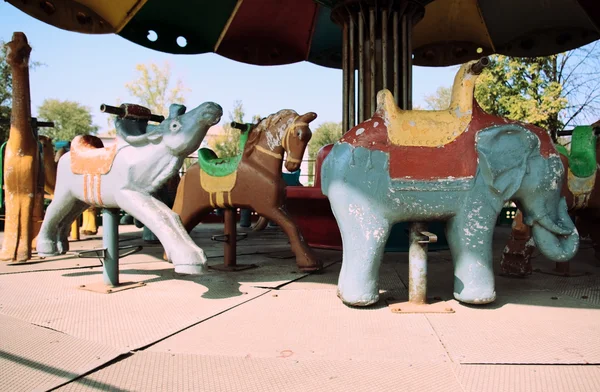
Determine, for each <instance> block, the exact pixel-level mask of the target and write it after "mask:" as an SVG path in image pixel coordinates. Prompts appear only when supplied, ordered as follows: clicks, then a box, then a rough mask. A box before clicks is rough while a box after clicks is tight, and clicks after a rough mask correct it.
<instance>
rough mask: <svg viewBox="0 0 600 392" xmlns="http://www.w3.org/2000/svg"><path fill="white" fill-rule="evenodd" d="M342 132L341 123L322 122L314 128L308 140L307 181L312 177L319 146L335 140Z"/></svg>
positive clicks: (311, 179) (339, 137) (310, 180)
mask: <svg viewBox="0 0 600 392" xmlns="http://www.w3.org/2000/svg"><path fill="white" fill-rule="evenodd" d="M342 134H343V131H342V123H341V122H339V123H336V122H324V123H322V124H321V125H319V126H318V127H317V129H315V131H314V132H313V135H312V138H311V139H310V142H308V159H309V162H308V178H309V182H311V183H312V182H313V179H314V175H313V174H314V171H315V169H314V160H315V159H316V158H317V153H318V152H319V150H320V149H321V147H323V146H325V145H327V144H332V143H335V142H337V141H338V140H339V139H341V137H342Z"/></svg>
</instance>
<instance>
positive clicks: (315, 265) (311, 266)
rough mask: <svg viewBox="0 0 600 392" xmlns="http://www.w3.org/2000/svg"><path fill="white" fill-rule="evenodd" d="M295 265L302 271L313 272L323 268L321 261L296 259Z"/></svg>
mask: <svg viewBox="0 0 600 392" xmlns="http://www.w3.org/2000/svg"><path fill="white" fill-rule="evenodd" d="M296 266H297V267H298V269H299V270H300V271H302V272H314V271H318V270H320V269H323V263H322V262H321V261H302V262H298V261H296Z"/></svg>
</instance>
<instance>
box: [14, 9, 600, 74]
mask: <svg viewBox="0 0 600 392" xmlns="http://www.w3.org/2000/svg"><path fill="white" fill-rule="evenodd" d="M5 1H8V3H10V4H12V5H14V6H15V7H17V8H19V9H20V10H22V11H23V12H25V13H27V14H29V15H31V16H33V17H35V18H37V19H39V20H42V21H44V22H46V23H49V24H51V25H53V26H56V27H59V28H61V29H65V30H70V31H76V32H80V33H87V34H110V33H115V34H119V35H120V36H122V37H124V38H126V39H128V40H130V41H132V42H135V43H136V44H139V45H142V46H145V47H147V48H151V49H155V50H158V51H161V52H168V53H174V54H198V53H207V52H215V53H218V54H220V55H223V56H225V57H228V58H231V59H234V60H237V61H241V62H245V63H250V64H257V65H279V64H288V63H294V62H298V61H304V60H306V61H310V62H313V63H316V64H320V65H324V66H330V67H337V68H340V67H341V47H342V34H341V29H340V27H339V26H338V25H336V24H335V23H334V22H332V20H331V12H332V10H333V9H335V8H338V10H339V8H340V7H347V6H348V5H349V4H354V5H356V3H357V2H359V3H360V4H361V6H363V7H368V6H369V5H372V6H377V7H398V4H401V3H406V2H409V1H414V2H417V3H419V4H421V5H423V6H425V17H424V18H423V19H422V20H421V21H420V22H418V24H417V25H416V26H415V28H414V34H413V54H414V64H415V65H427V66H444V65H453V64H459V63H464V62H465V61H467V60H470V59H474V58H477V57H479V56H481V55H485V54H491V53H500V54H506V55H511V56H526V57H528V56H544V55H550V54H554V53H560V52H564V51H567V50H570V49H573V48H576V47H579V46H582V45H585V44H587V43H589V42H592V41H594V40H596V39H598V38H600V34H599V33H600V4H599V2H598V1H597V0H526V1H523V0H433V1H432V0H418V1H417V0H379V1H376V0H362V1H358V0H194V1H187V0H119V1H106V0H42V1H23V0H5Z"/></svg>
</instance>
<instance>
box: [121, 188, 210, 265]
mask: <svg viewBox="0 0 600 392" xmlns="http://www.w3.org/2000/svg"><path fill="white" fill-rule="evenodd" d="M115 200H116V202H117V204H118V205H119V207H121V208H122V209H123V210H125V211H127V212H129V213H130V214H131V215H132V216H133V217H134V218H135V219H138V220H140V221H142V222H143V223H144V225H145V226H146V227H148V228H149V229H150V230H151V231H152V232H153V233H155V234H156V236H157V237H158V239H159V240H160V242H161V243H162V245H163V247H164V248H165V252H166V254H167V257H168V258H169V260H171V261H172V262H173V264H174V265H175V272H178V273H183V274H192V275H199V274H202V273H203V272H205V270H206V256H205V255H204V251H203V250H202V249H200V248H199V247H198V246H197V245H196V244H195V243H194V241H192V239H191V238H190V236H189V235H188V233H187V231H186V230H185V228H184V227H183V224H182V223H181V219H180V218H179V215H177V214H176V213H174V212H173V211H171V210H170V209H169V208H168V207H167V206H165V205H164V204H163V203H162V202H160V201H158V200H156V199H155V198H153V197H152V196H150V195H148V194H143V193H139V192H135V191H132V190H122V191H120V192H118V193H116V194H115Z"/></svg>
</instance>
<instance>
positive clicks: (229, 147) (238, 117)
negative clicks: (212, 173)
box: [210, 100, 261, 158]
mask: <svg viewBox="0 0 600 392" xmlns="http://www.w3.org/2000/svg"><path fill="white" fill-rule="evenodd" d="M245 115H246V113H245V112H244V105H243V104H242V101H240V100H237V101H235V102H234V103H233V111H231V112H229V122H231V121H235V122H238V123H244V116H245ZM260 119H261V117H260V116H259V115H257V114H255V115H254V116H252V122H253V123H254V124H256V123H258V122H259V121H260ZM229 122H228V123H227V124H225V125H224V126H223V132H222V133H220V134H219V135H217V136H216V137H215V138H214V139H213V140H211V143H210V148H212V150H213V151H214V152H215V153H216V154H217V156H219V158H226V157H232V156H236V155H238V154H239V153H241V151H240V147H239V146H240V130H239V129H235V128H232V127H231V125H230V124H229Z"/></svg>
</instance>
